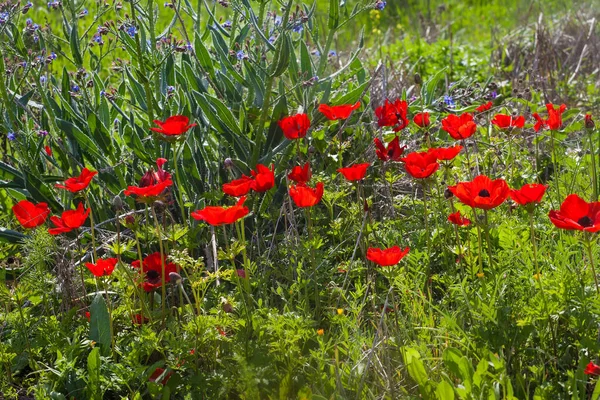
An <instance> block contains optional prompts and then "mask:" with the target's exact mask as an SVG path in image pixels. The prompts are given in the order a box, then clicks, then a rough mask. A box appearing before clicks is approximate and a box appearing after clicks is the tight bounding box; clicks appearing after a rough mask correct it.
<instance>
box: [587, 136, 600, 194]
mask: <svg viewBox="0 0 600 400" xmlns="http://www.w3.org/2000/svg"><path fill="white" fill-rule="evenodd" d="M588 133H589V135H588V136H589V138H590V154H591V157H592V188H593V193H594V195H593V199H594V201H598V174H597V172H596V152H595V151H594V138H593V136H592V133H593V130H591V129H588Z"/></svg>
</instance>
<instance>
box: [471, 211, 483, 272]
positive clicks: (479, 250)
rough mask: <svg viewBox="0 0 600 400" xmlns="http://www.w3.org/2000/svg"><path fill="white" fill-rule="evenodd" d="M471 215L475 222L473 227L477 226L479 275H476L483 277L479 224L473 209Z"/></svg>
mask: <svg viewBox="0 0 600 400" xmlns="http://www.w3.org/2000/svg"><path fill="white" fill-rule="evenodd" d="M473 215H474V216H475V221H476V223H475V225H477V244H478V248H477V251H478V252H479V273H478V275H480V276H481V277H483V254H482V251H481V249H482V247H483V244H482V241H481V224H480V223H479V220H478V218H477V213H476V212H475V209H473Z"/></svg>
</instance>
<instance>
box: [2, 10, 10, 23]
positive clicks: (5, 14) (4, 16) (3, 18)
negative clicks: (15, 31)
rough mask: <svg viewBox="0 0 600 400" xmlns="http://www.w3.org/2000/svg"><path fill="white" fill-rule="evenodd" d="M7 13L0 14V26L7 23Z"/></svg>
mask: <svg viewBox="0 0 600 400" xmlns="http://www.w3.org/2000/svg"><path fill="white" fill-rule="evenodd" d="M8 17H9V15H8V13H7V12H2V13H0V24H5V23H6V22H7V21H8Z"/></svg>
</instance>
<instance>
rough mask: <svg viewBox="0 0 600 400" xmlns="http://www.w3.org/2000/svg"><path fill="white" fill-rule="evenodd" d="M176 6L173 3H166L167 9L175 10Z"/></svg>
mask: <svg viewBox="0 0 600 400" xmlns="http://www.w3.org/2000/svg"><path fill="white" fill-rule="evenodd" d="M174 7H175V4H173V3H165V8H174Z"/></svg>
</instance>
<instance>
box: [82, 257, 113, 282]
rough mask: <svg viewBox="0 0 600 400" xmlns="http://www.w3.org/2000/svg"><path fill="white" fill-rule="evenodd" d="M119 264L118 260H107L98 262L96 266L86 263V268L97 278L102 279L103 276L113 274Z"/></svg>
mask: <svg viewBox="0 0 600 400" xmlns="http://www.w3.org/2000/svg"><path fill="white" fill-rule="evenodd" d="M118 262H119V260H117V259H116V258H107V259H106V260H104V259H99V260H97V261H96V264H92V263H85V266H86V267H87V269H89V270H90V272H91V273H92V274H93V275H94V276H95V277H97V278H100V277H102V276H109V275H110V274H112V273H113V271H114V270H115V266H116V265H117V263H118Z"/></svg>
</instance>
